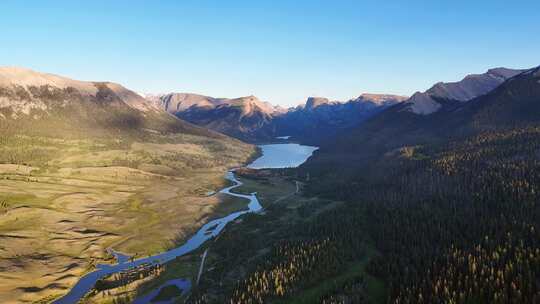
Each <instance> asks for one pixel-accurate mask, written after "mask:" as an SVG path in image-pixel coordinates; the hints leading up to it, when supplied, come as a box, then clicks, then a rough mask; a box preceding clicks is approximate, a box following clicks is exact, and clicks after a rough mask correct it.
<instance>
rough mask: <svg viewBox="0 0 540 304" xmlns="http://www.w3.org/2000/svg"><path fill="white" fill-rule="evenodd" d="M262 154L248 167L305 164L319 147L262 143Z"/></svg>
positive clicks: (287, 166) (286, 166) (278, 166)
mask: <svg viewBox="0 0 540 304" xmlns="http://www.w3.org/2000/svg"><path fill="white" fill-rule="evenodd" d="M259 147H260V148H261V150H262V154H263V155H262V156H261V157H259V158H257V159H256V160H255V161H254V162H252V163H251V164H249V165H248V168H252V169H262V168H291V167H298V166H300V165H301V164H303V163H304V162H305V161H306V160H307V159H308V158H309V157H310V156H311V155H312V154H313V152H314V151H315V150H317V149H318V148H317V147H312V146H304V145H300V144H270V145H260V146H259Z"/></svg>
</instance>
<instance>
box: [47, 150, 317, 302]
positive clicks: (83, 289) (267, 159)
mask: <svg viewBox="0 0 540 304" xmlns="http://www.w3.org/2000/svg"><path fill="white" fill-rule="evenodd" d="M259 147H260V148H261V150H262V153H263V155H262V156H261V157H259V158H257V159H256V160H255V161H254V162H252V163H251V164H250V165H248V167H250V168H255V169H260V168H283V167H297V166H299V165H300V164H302V163H303V162H305V161H306V160H307V159H308V158H309V157H310V156H311V155H312V154H313V151H315V150H316V149H317V148H316V147H310V146H302V145H299V144H273V145H260V146H259ZM225 178H226V179H228V180H230V181H231V182H232V183H233V185H232V186H229V187H226V188H223V189H221V190H220V191H219V192H220V193H224V194H227V195H231V196H235V197H239V198H243V199H246V200H248V201H249V203H248V205H247V209H246V210H242V211H237V212H233V213H231V214H229V215H227V216H225V217H222V218H218V219H215V220H212V221H209V222H208V223H206V224H204V225H203V226H202V227H201V228H200V229H199V230H198V231H197V233H195V235H193V236H192V237H191V238H190V239H188V240H187V241H186V242H185V243H184V244H183V245H181V246H179V247H176V248H174V249H171V250H169V251H166V252H162V253H159V254H156V255H153V256H149V257H146V258H140V259H137V260H133V261H129V259H128V258H126V256H125V255H123V254H121V253H119V252H116V251H114V250H112V249H111V253H112V254H113V255H114V256H115V257H116V258H117V263H116V264H98V265H97V266H96V270H94V271H92V272H90V273H87V274H86V275H84V276H83V277H82V278H81V279H79V281H78V282H77V283H76V284H75V286H73V288H72V289H71V290H70V291H69V292H68V293H67V294H66V295H65V296H63V297H62V298H59V299H58V300H56V301H54V302H53V303H55V304H72V303H77V301H79V300H80V299H81V298H82V297H84V295H85V294H86V293H88V292H89V291H90V290H91V289H92V288H93V287H94V285H95V283H96V282H97V281H98V280H99V279H101V278H104V277H106V276H109V275H111V274H114V273H119V272H122V271H126V270H129V269H132V268H135V267H138V266H141V265H145V264H147V265H158V264H164V263H167V262H169V261H171V260H173V259H175V258H176V257H179V256H182V255H185V254H187V253H190V252H192V251H194V250H196V249H197V248H199V247H200V246H201V245H202V244H204V243H205V242H206V241H207V240H209V239H212V238H214V237H216V236H217V235H219V233H220V232H221V231H222V230H223V228H225V225H227V223H229V222H231V221H234V220H235V219H236V218H238V217H240V216H241V215H243V214H246V213H249V212H260V211H262V209H263V208H262V206H261V204H260V203H259V200H258V199H257V196H256V193H251V194H249V195H246V194H239V193H233V192H231V190H232V189H234V188H237V187H240V186H241V185H242V182H241V181H239V180H238V179H237V178H236V176H235V175H234V169H233V170H231V171H228V172H227V174H226V175H225ZM177 281H178V282H172V283H171V284H175V285H178V286H180V287H181V288H180V289H184V290H185V288H189V286H191V283H190V282H186V281H185V280H183V279H178V280H177ZM168 283H169V282H168ZM182 286H183V288H182ZM163 287H165V286H163ZM154 292H156V291H154ZM154 292H153V293H154ZM157 292H159V290H158V291H157ZM152 298H153V297H149V295H147V296H145V297H143V298H141V299H137V300H136V301H135V302H136V303H148V302H150V299H152Z"/></svg>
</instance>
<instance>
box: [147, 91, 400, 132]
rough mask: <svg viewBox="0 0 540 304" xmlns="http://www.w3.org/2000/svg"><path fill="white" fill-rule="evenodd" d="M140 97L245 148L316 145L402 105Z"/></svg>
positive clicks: (378, 99) (365, 100) (392, 100)
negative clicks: (283, 140) (284, 142)
mask: <svg viewBox="0 0 540 304" xmlns="http://www.w3.org/2000/svg"><path fill="white" fill-rule="evenodd" d="M145 97H146V98H147V99H149V100H150V101H151V102H152V104H153V105H155V106H157V107H159V108H162V109H164V110H166V111H167V112H169V113H171V114H174V115H176V116H177V117H179V118H181V119H183V120H186V121H189V122H191V123H193V124H196V125H199V126H203V127H205V128H208V129H212V130H214V131H218V132H220V133H224V134H227V135H229V136H232V137H236V138H239V139H241V140H244V141H247V142H265V141H266V142H267V141H273V140H275V138H276V137H281V136H288V137H291V139H293V140H297V141H301V142H305V143H307V142H314V143H316V142H318V141H319V140H320V139H321V138H326V137H328V136H332V135H334V134H336V133H337V132H338V131H339V130H343V129H346V128H349V127H352V126H354V125H356V124H358V123H360V122H362V121H363V120H365V119H366V118H368V117H370V116H372V115H374V114H376V113H378V112H379V111H381V110H383V109H385V108H386V107H388V106H391V105H394V104H396V103H399V102H401V101H403V100H405V99H406V97H403V96H396V95H377V94H362V95H361V96H359V97H357V98H354V99H351V100H348V101H346V102H339V101H329V100H328V99H327V98H322V97H309V98H308V99H307V101H306V102H305V104H304V105H300V106H297V107H295V108H289V109H284V108H281V107H279V106H272V105H271V104H269V103H268V102H263V101H260V100H259V99H258V98H257V97H255V96H246V97H240V98H233V99H229V98H214V97H209V96H203V95H198V94H190V93H170V94H162V95H145ZM314 135H316V136H314Z"/></svg>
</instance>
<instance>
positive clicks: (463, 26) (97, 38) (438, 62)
mask: <svg viewBox="0 0 540 304" xmlns="http://www.w3.org/2000/svg"><path fill="white" fill-rule="evenodd" d="M440 2H443V1H435V0H433V1H360V0H358V1H315V0H311V1H300V0H296V1H294V0H290V1H276V0H274V1H233V0H227V1H225V0H223V1H204V0H198V1H197V0H194V1H188V0H178V1H150V0H148V1H135V0H130V1H113V0H111V1H96V0H93V1H87V0H85V1H74V0H71V1H53V0H50V1H23V0H2V1H1V2H0V28H1V29H2V37H1V40H0V65H10V66H24V67H28V68H32V69H35V70H39V71H44V72H50V73H56V74H61V75H64V76H68V77H71V78H75V79H81V80H109V81H114V82H119V83H121V84H123V85H125V86H126V87H128V88H130V89H133V90H136V91H140V92H170V91H176V92H196V93H202V94H207V95H211V96H216V97H237V96H243V95H250V94H254V95H256V96H258V97H260V98H261V99H263V100H267V101H270V102H272V103H275V104H281V105H286V106H288V105H295V104H298V103H301V102H303V101H304V99H305V98H306V97H307V96H326V97H329V98H331V99H337V100H343V99H348V98H351V97H353V96H357V95H359V94H360V93H362V92H372V93H396V94H405V95H410V94H412V93H414V92H415V91H418V90H421V91H423V90H425V89H427V88H429V87H430V86H431V85H432V84H433V83H435V82H437V81H454V80H458V79H461V78H462V77H463V76H464V75H465V74H468V73H480V72H484V71H485V70H487V69H488V68H490V67H496V66H506V67H513V68H525V67H532V66H536V65H540V1H538V0H535V1H519V0H518V1H500V0H491V1H481V0H478V1H472V0H469V1H444V2H446V3H444V4H442V3H440Z"/></svg>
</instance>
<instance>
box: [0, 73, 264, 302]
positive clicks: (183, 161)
mask: <svg viewBox="0 0 540 304" xmlns="http://www.w3.org/2000/svg"><path fill="white" fill-rule="evenodd" d="M253 153H255V149H254V147H253V146H250V145H246V144H244V143H242V142H240V141H238V140H235V139H232V138H229V137H227V136H224V135H222V134H219V133H217V132H213V131H209V130H206V129H203V128H201V127H198V126H194V125H192V124H190V123H187V122H185V121H182V120H180V119H178V118H176V117H174V116H173V115H170V114H169V113H167V112H165V111H163V110H161V109H159V108H157V107H155V106H153V105H151V104H149V103H148V102H147V101H146V100H145V99H143V98H142V97H140V96H139V95H138V94H135V93H134V92H132V91H130V90H128V89H126V88H124V87H122V86H121V85H118V84H114V83H110V82H86V81H77V80H72V79H68V78H65V77H61V76H56V75H51V74H45V73H39V72H35V71H31V70H28V69H23V68H12V67H9V68H6V67H3V68H0V302H2V303H22V302H33V301H38V300H42V299H49V300H50V299H51V298H54V297H55V296H58V295H59V294H62V293H65V292H66V291H67V289H68V288H69V287H70V286H71V285H72V284H74V282H75V281H76V280H77V279H78V277H79V276H81V275H82V274H83V273H85V272H87V271H88V270H89V269H92V268H93V267H95V264H96V263H99V262H103V261H107V260H110V259H111V256H110V254H108V253H107V252H106V249H107V248H109V247H113V248H114V249H116V250H119V251H122V252H125V253H127V254H138V255H146V254H151V253H155V252H158V251H162V250H164V249H165V248H168V247H169V246H171V245H173V244H175V242H176V240H182V239H183V238H184V237H185V236H186V235H187V234H189V232H190V231H191V229H194V228H196V227H198V226H199V225H201V224H202V223H204V222H206V220H207V218H208V217H210V216H215V215H216V214H221V213H222V212H224V211H223V208H224V207H223V206H222V205H221V204H220V202H221V201H222V198H221V197H220V196H213V197H207V193H208V192H210V191H214V190H216V189H218V188H219V187H220V186H222V185H223V184H224V182H225V181H224V178H223V174H224V172H225V171H226V170H227V168H230V167H234V166H238V165H240V164H242V163H243V162H245V161H246V160H247V159H248V158H249V157H250V156H251V155H252V154H253ZM242 207H243V206H242ZM226 208H227V209H231V208H241V206H240V205H236V204H235V203H234V202H233V203H232V204H231V202H229V204H228V205H227V207H226Z"/></svg>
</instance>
